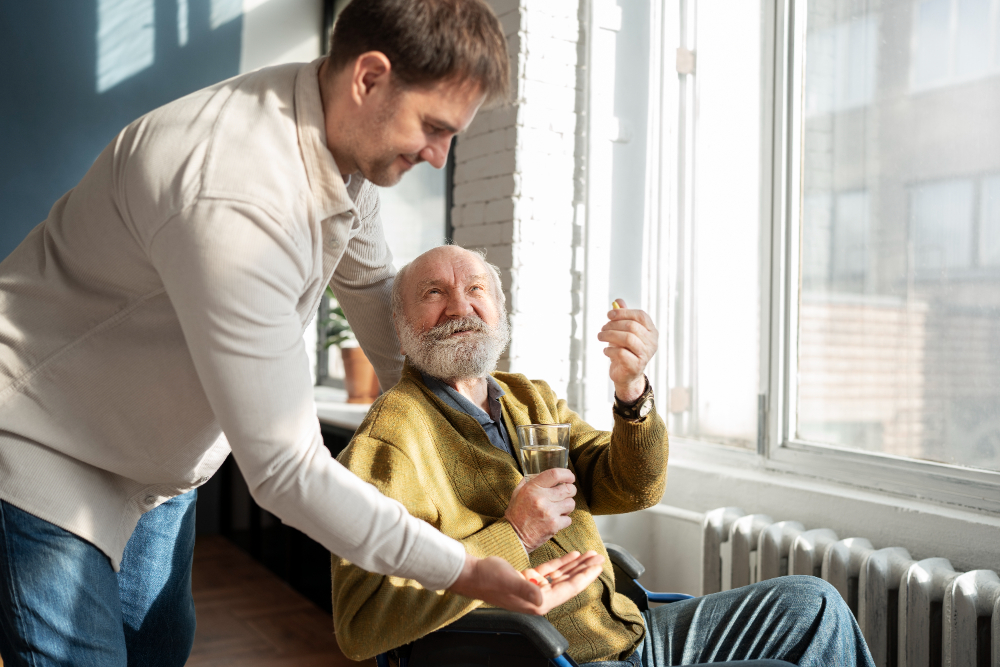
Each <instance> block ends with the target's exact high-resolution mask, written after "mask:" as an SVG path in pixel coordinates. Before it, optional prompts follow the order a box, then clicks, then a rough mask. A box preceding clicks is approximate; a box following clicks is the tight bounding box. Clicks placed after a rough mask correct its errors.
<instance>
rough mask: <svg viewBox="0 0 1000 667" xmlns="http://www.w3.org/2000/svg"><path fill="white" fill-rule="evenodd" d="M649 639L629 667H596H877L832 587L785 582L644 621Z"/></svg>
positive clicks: (663, 611) (667, 610)
mask: <svg viewBox="0 0 1000 667" xmlns="http://www.w3.org/2000/svg"><path fill="white" fill-rule="evenodd" d="M642 617H643V621H644V622H645V623H646V638H645V640H644V641H643V642H642V644H640V645H639V648H638V649H637V650H636V652H635V653H634V654H633V655H632V656H630V657H629V660H627V661H621V662H592V663H589V665H591V666H593V667H597V666H601V667H625V666H630V667H668V666H672V665H693V664H698V663H713V662H726V661H730V660H753V661H758V662H757V663H756V664H757V665H759V666H760V667H764V665H766V664H767V661H769V660H785V661H787V662H791V663H795V664H797V665H800V666H801V667H821V666H822V667H875V663H874V662H873V661H872V658H871V654H870V653H869V652H868V646H867V645H866V644H865V640H864V637H863V636H862V635H861V629H860V628H859V627H858V624H857V622H856V621H855V620H854V616H853V615H852V614H851V611H850V609H848V607H847V604H846V603H844V600H843V598H841V597H840V593H838V592H837V589H835V588H834V587H833V586H831V585H830V584H828V583H827V582H825V581H823V580H822V579H817V578H816V577H802V576H792V577H780V578H778V579H768V580H767V581H762V582H760V583H758V584H753V585H752V586H744V587H743V588H737V589H734V590H731V591H725V592H723V593H715V594H712V595H705V596H703V597H700V598H694V599H692V600H685V601H683V602H674V603H672V604H667V605H662V606H660V607H656V608H655V609H650V610H648V611H644V612H643V613H642Z"/></svg>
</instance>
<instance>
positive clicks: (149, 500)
mask: <svg viewBox="0 0 1000 667" xmlns="http://www.w3.org/2000/svg"><path fill="white" fill-rule="evenodd" d="M155 502H156V496H146V504H147V505H152V504H153V503H155Z"/></svg>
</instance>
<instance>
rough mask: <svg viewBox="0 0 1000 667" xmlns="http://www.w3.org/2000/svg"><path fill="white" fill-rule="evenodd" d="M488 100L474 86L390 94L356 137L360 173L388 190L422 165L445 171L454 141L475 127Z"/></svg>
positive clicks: (458, 84)
mask: <svg viewBox="0 0 1000 667" xmlns="http://www.w3.org/2000/svg"><path fill="white" fill-rule="evenodd" d="M483 99H484V95H483V93H481V92H480V89H479V87H478V86H477V85H475V84H473V83H470V82H468V81H465V82H453V81H444V82H439V83H437V84H435V85H434V86H433V87H430V88H408V89H406V88H404V89H401V88H399V87H398V86H392V87H391V88H390V89H384V92H383V93H382V95H380V96H379V98H378V99H375V100H372V102H374V104H372V109H371V113H370V114H367V115H366V116H365V122H364V128H363V129H362V131H361V133H360V135H359V136H356V137H355V142H354V143H355V150H354V159H355V161H356V162H357V165H358V168H359V169H360V170H361V173H362V174H363V175H364V177H365V178H367V179H368V180H370V181H371V182H373V183H375V184H376V185H380V186H382V187H388V186H391V185H395V184H396V183H398V182H399V179H400V178H402V177H403V174H405V173H406V172H407V171H409V170H410V168H412V167H413V166H414V165H415V164H418V163H420V162H430V163H431V164H432V165H433V166H434V167H435V168H436V169H441V168H442V167H444V164H445V161H446V160H447V159H448V149H449V147H450V146H451V139H452V137H454V136H455V135H456V134H457V133H459V132H462V131H464V130H465V129H466V128H467V127H468V126H469V123H471V122H472V119H473V118H475V116H476V112H477V111H478V110H479V107H480V106H481V105H482V103H483Z"/></svg>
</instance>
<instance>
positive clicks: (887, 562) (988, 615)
mask: <svg viewBox="0 0 1000 667" xmlns="http://www.w3.org/2000/svg"><path fill="white" fill-rule="evenodd" d="M702 537H703V539H702V564H703V566H702V587H701V588H702V593H703V594H707V593H714V592H718V591H721V590H728V589H729V588H730V587H731V588H737V587H739V586H745V585H748V584H751V583H754V582H756V581H761V580H763V579H771V578H774V577H778V576H783V575H785V574H805V575H814V576H816V575H818V576H821V577H822V578H823V579H825V580H826V581H828V582H830V584H832V585H833V586H834V587H835V588H836V589H837V591H838V592H840V594H841V596H843V598H844V600H846V601H847V604H848V606H849V607H850V609H851V612H852V613H854V615H855V617H856V618H857V619H858V625H859V626H860V627H861V631H862V633H863V634H864V636H865V640H866V641H867V642H868V647H869V649H870V650H871V653H872V658H873V659H874V661H875V664H876V665H877V666H878V667H937V666H939V665H940V666H942V667H987V666H989V667H1000V577H998V576H997V573H995V572H992V571H989V570H973V571H970V572H956V571H955V569H954V567H952V564H951V562H949V561H948V560H947V559H945V558H926V559H923V560H919V561H917V560H914V559H913V558H912V557H911V556H910V553H909V551H907V550H906V549H905V548H903V547H898V546H891V547H887V548H882V549H876V548H875V547H874V545H872V543H871V542H870V541H869V540H867V539H865V538H862V537H849V538H847V539H839V538H838V536H837V534H836V533H835V532H834V531H832V530H829V529H826V528H814V529H811V530H806V529H805V527H804V526H803V525H802V523H800V522H798V521H779V522H776V521H774V520H772V519H771V517H769V516H767V515H766V514H749V515H748V514H745V513H744V512H743V510H742V509H740V508H738V507H722V508H719V509H717V510H713V511H711V512H708V513H706V514H705V518H704V520H703V523H702Z"/></svg>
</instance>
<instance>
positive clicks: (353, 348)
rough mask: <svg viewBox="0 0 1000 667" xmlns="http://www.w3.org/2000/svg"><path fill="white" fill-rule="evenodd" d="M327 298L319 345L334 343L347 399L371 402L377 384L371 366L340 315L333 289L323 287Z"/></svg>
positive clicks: (374, 395) (341, 311)
mask: <svg viewBox="0 0 1000 667" xmlns="http://www.w3.org/2000/svg"><path fill="white" fill-rule="evenodd" d="M326 294H327V296H328V297H329V298H330V313H329V315H328V316H327V317H326V319H324V320H323V327H324V331H325V334H326V335H325V338H324V340H323V347H324V348H326V349H329V348H330V347H332V346H336V347H337V348H338V349H339V350H340V358H341V359H343V361H344V388H345V389H347V402H348V403H371V402H372V401H374V400H375V399H376V398H377V397H378V393H379V384H378V377H377V376H376V375H375V368H374V367H373V366H372V364H371V362H370V361H368V357H366V356H365V353H364V350H362V349H361V348H360V347H359V346H358V340H357V338H355V337H354V332H353V331H351V325H350V323H348V321H347V316H346V315H344V309H343V308H341V307H340V304H338V303H337V297H335V296H334V294H333V290H331V289H330V288H329V287H327V288H326Z"/></svg>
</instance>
